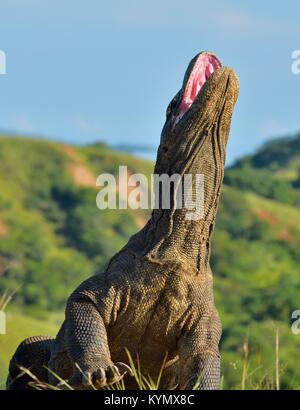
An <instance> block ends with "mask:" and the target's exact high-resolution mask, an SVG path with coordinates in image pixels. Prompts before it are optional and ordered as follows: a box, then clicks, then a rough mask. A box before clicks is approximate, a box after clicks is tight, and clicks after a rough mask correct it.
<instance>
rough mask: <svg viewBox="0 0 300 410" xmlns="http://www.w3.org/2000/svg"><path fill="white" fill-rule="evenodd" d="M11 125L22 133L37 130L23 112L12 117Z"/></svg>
mask: <svg viewBox="0 0 300 410" xmlns="http://www.w3.org/2000/svg"><path fill="white" fill-rule="evenodd" d="M13 125H14V128H15V129H16V130H17V131H19V132H22V133H31V132H35V131H36V130H37V129H36V126H35V125H34V124H33V123H32V122H31V120H30V119H29V118H28V116H27V115H25V114H20V115H17V116H16V117H15V118H14V119H13Z"/></svg>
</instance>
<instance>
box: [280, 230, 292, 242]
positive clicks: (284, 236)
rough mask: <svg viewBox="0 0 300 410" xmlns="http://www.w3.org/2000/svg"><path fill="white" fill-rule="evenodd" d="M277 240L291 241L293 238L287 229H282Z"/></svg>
mask: <svg viewBox="0 0 300 410" xmlns="http://www.w3.org/2000/svg"><path fill="white" fill-rule="evenodd" d="M278 239H282V240H283V241H291V240H292V239H293V238H292V236H291V234H290V233H289V231H288V230H287V229H283V230H282V231H280V232H279V234H278Z"/></svg>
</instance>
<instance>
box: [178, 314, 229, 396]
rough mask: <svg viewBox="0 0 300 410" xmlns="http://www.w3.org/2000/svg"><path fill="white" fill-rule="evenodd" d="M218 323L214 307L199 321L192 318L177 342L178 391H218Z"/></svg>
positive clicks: (219, 334)
mask: <svg viewBox="0 0 300 410" xmlns="http://www.w3.org/2000/svg"><path fill="white" fill-rule="evenodd" d="M220 338H221V323H220V319H219V315H218V313H217V311H216V309H215V308H214V309H213V310H212V311H210V312H208V313H206V314H204V315H203V316H202V317H201V319H200V320H198V321H197V320H196V319H195V317H192V318H191V321H190V322H189V325H188V326H187V327H186V328H185V329H184V331H183V334H182V336H181V338H180V340H179V362H180V375H179V380H180V382H179V389H186V390H191V389H195V388H196V389H200V390H218V389H219V388H220V379H221V376H220V355H219V341H220Z"/></svg>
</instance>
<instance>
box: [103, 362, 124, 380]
mask: <svg viewBox="0 0 300 410" xmlns="http://www.w3.org/2000/svg"><path fill="white" fill-rule="evenodd" d="M120 377H121V375H120V372H119V369H118V368H117V366H115V365H111V366H110V367H109V368H108V369H107V371H106V378H107V383H108V384H112V383H116V382H117V381H118V380H120Z"/></svg>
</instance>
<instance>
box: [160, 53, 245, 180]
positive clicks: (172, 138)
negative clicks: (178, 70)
mask: <svg viewBox="0 0 300 410" xmlns="http://www.w3.org/2000/svg"><path fill="white" fill-rule="evenodd" d="M238 92H239V82H238V78H237V76H236V74H235V72H234V71H233V70H232V69H231V68H228V67H224V66H222V64H221V62H220V60H219V59H218V58H217V57H216V56H215V55H214V54H212V53H210V52H201V53H199V54H198V55H196V56H195V57H194V58H193V59H192V61H191V62H190V64H189V66H188V68H187V70H186V73H185V76H184V80H183V85H182V88H181V89H180V91H179V92H178V93H177V94H176V96H175V97H174V98H173V99H172V101H171V102H170V104H169V106H168V108H167V113H166V122H165V125H164V127H163V130H162V134H161V142H160V146H159V149H158V153H157V161H156V168H155V173H158V174H161V173H167V174H169V175H170V174H174V173H179V174H181V175H182V174H185V173H191V174H194V173H203V174H204V177H205V178H213V175H212V174H214V173H215V172H216V170H218V171H220V168H221V169H223V168H224V163H225V149H226V144H227V139H228V134H229V129H230V123H231V117H232V112H233V108H234V105H235V102H236V100H237V97H238Z"/></svg>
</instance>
